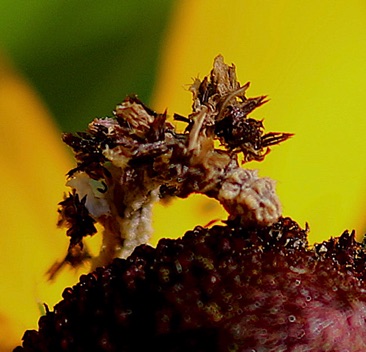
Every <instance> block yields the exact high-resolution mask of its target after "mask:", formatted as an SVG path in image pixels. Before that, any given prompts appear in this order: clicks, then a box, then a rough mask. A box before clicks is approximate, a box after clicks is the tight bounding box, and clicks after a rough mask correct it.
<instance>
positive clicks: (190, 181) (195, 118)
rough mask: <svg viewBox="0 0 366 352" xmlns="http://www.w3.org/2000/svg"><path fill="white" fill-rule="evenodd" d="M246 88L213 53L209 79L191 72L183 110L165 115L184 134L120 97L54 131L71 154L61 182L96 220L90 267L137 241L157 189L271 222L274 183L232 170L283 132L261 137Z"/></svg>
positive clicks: (249, 221)
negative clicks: (99, 230)
mask: <svg viewBox="0 0 366 352" xmlns="http://www.w3.org/2000/svg"><path fill="white" fill-rule="evenodd" d="M247 88H248V84H246V85H244V86H241V85H240V84H239V82H238V81H237V80H236V74H235V67H234V66H228V65H226V64H225V63H224V62H223V58H222V57H221V56H218V57H217V58H216V59H215V61H214V68H213V70H212V72H211V75H210V77H206V78H205V79H204V80H203V81H202V82H201V81H200V80H198V79H197V80H196V81H195V82H194V83H193V85H192V87H191V91H192V93H193V112H192V113H191V114H190V115H189V116H188V117H182V116H178V115H175V117H176V119H180V120H183V121H186V122H187V123H188V125H187V128H186V130H185V131H184V132H178V131H176V130H175V127H174V126H173V125H172V124H171V123H170V122H168V121H167V114H166V113H162V114H158V113H156V112H154V111H152V110H151V109H149V108H148V107H146V106H145V105H144V104H143V103H142V102H141V101H140V100H139V99H138V98H137V97H128V98H126V99H125V100H124V101H123V102H122V103H121V104H120V105H118V106H117V107H116V109H115V111H114V117H113V118H102V119H95V120H94V121H93V122H92V123H91V124H90V125H89V128H88V130H87V131H86V132H83V133H78V134H76V135H73V134H65V135H64V141H65V142H66V143H67V144H68V145H69V146H71V147H72V149H73V150H74V152H75V157H76V160H77V167H76V168H74V169H73V170H71V171H70V172H69V174H68V175H69V181H68V185H69V186H70V187H71V188H72V189H73V191H74V192H75V193H76V194H78V195H79V196H80V198H83V197H86V203H85V205H86V207H87V209H88V211H89V214H90V216H92V217H93V219H94V220H95V221H97V222H99V223H100V224H101V225H102V226H103V227H104V236H103V238H104V239H103V246H102V249H101V253H100V256H99V258H97V259H96V261H95V266H98V265H105V264H107V263H109V262H110V261H111V260H112V258H114V257H126V256H128V254H130V253H131V252H132V250H133V249H134V248H135V246H136V245H138V244H141V243H146V242H147V241H148V239H149V237H150V234H151V231H152V229H151V209H152V205H153V204H154V202H156V201H157V200H158V199H159V198H162V197H164V196H166V195H169V196H177V197H183V198H184V197H187V196H189V195H190V194H192V193H201V194H205V195H207V196H209V197H212V198H215V199H217V200H219V201H220V202H221V204H222V205H223V206H224V208H225V209H226V210H227V211H228V212H229V218H230V219H234V218H236V217H239V218H240V220H241V224H242V225H243V226H251V225H253V224H256V225H258V226H266V225H270V224H272V223H274V222H275V221H277V219H278V218H279V216H280V215H281V206H280V202H279V200H278V198H277V196H276V193H275V185H274V182H273V181H272V180H270V179H266V178H259V177H258V175H257V173H256V171H252V170H243V169H241V168H240V166H239V162H238V154H239V153H242V154H243V155H244V158H243V159H244V161H249V160H262V159H263V158H264V156H265V155H266V154H267V153H268V151H269V149H268V147H269V146H271V145H274V144H277V143H280V142H282V141H284V140H286V139H287V138H289V137H290V136H291V135H290V134H286V133H268V134H264V133H263V124H262V121H257V120H255V119H252V118H248V116H247V115H248V114H249V113H250V112H251V111H252V110H254V109H255V108H256V107H258V106H260V105H261V104H263V103H264V102H265V98H264V97H258V98H249V99H248V98H246V97H245V91H246V89H247ZM215 140H218V141H219V142H220V143H221V148H220V149H218V148H216V147H215V143H214V142H215ZM62 207H63V204H62V203H61V208H62ZM61 213H62V211H61ZM69 231H70V230H69ZM81 240H82V239H80V241H81ZM79 245H80V242H79Z"/></svg>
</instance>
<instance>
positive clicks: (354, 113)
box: [0, 0, 366, 351]
mask: <svg viewBox="0 0 366 352" xmlns="http://www.w3.org/2000/svg"><path fill="white" fill-rule="evenodd" d="M42 3H43V2H39V4H38V5H36V6H34V7H31V5H24V6H27V9H24V8H23V10H22V12H21V15H20V18H19V17H17V13H19V11H20V10H21V6H20V5H13V6H14V8H13V9H11V7H10V2H7V1H5V2H4V4H2V5H0V13H2V15H0V18H2V19H3V21H0V22H2V25H0V30H2V33H3V34H2V37H1V35H0V40H1V42H0V47H1V46H2V47H3V51H4V55H3V57H5V56H6V57H8V58H9V61H11V62H12V63H9V62H6V61H5V59H4V60H2V61H0V93H1V94H0V121H1V129H0V134H1V144H0V145H1V147H0V148H1V149H0V151H1V152H0V160H1V162H2V165H3V169H2V173H1V178H2V180H1V182H2V195H3V198H2V200H3V202H2V203H1V204H2V205H1V206H0V217H1V224H2V231H3V233H2V235H1V236H0V244H1V249H2V255H1V264H2V265H1V266H0V279H1V285H2V287H1V290H0V302H1V303H0V328H1V331H2V334H1V335H0V351H8V350H9V351H10V350H11V347H14V346H15V345H16V344H19V343H20V338H21V336H22V333H23V332H24V330H25V329H29V328H36V327H37V320H38V317H39V315H40V314H41V310H42V304H43V302H46V303H47V304H48V305H49V306H50V307H52V306H53V305H54V304H55V303H56V302H57V301H58V300H60V297H61V293H62V290H63V288H64V287H66V286H67V285H72V284H73V283H75V282H76V281H77V277H78V275H79V274H80V273H81V272H82V271H83V270H84V271H85V270H87V268H82V269H81V270H79V271H78V272H77V273H75V272H73V271H72V270H68V269H65V270H64V271H63V273H61V275H60V276H59V277H58V278H57V280H56V281H55V282H53V283H48V282H46V280H45V276H44V273H45V272H46V270H47V269H48V268H49V266H50V265H51V264H52V263H53V262H54V261H55V260H56V259H60V258H62V256H63V254H64V252H65V250H66V248H67V238H66V236H64V234H63V231H62V230H56V229H55V223H56V219H57V214H56V204H57V203H58V201H60V200H61V198H62V194H63V192H64V190H65V188H64V181H65V178H64V174H65V173H66V172H67V171H68V170H69V169H70V168H71V167H72V165H73V164H72V159H71V157H70V155H69V154H68V151H67V149H66V148H65V147H64V146H63V145H62V143H61V142H60V138H59V133H60V130H71V131H75V130H78V129H79V130H80V129H84V128H85V127H86V123H87V121H90V120H91V119H92V118H94V117H95V116H104V115H110V111H111V110H112V109H113V108H114V105H115V104H116V103H118V102H120V101H121V100H122V99H123V98H124V96H125V95H126V94H128V93H139V94H140V96H141V98H142V99H144V100H145V101H147V102H148V103H149V104H150V105H151V107H152V108H154V109H156V110H158V111H163V110H165V108H168V112H169V113H170V115H172V114H173V113H174V112H177V113H179V114H182V115H187V114H189V112H190V106H191V96H190V94H189V92H187V87H188V86H189V84H190V83H191V82H192V79H191V78H192V77H196V76H199V77H200V78H202V77H204V76H205V75H206V74H208V73H209V71H210V69H211V66H212V62H213V58H214V57H215V56H216V55H217V54H219V53H221V54H223V55H224V57H225V59H226V61H227V63H235V65H236V66H237V74H238V77H239V81H240V82H241V83H245V82H247V81H250V82H251V88H250V89H249V91H248V95H249V96H256V95H263V94H266V95H268V96H269V98H270V102H269V103H267V104H266V105H265V106H263V107H261V108H260V109H259V110H258V111H255V112H254V113H253V115H252V116H253V117H255V118H258V119H261V118H264V123H265V127H266V130H267V131H283V132H293V133H295V136H294V137H293V138H292V139H291V140H289V141H287V142H286V143H284V144H283V145H281V146H278V147H274V148H273V150H272V152H271V153H270V154H269V155H268V156H267V158H266V160H265V161H264V162H263V163H251V164H250V165H248V166H249V167H251V168H258V169H259V170H260V174H261V175H263V176H270V177H272V178H273V179H275V180H277V188H278V192H279V194H280V198H281V199H282V203H283V209H284V215H286V216H291V217H293V218H294V219H295V220H297V221H298V222H299V224H300V225H301V226H304V224H305V222H308V223H309V225H310V229H311V232H310V241H311V242H314V241H321V240H323V239H326V238H328V237H330V236H337V235H339V234H341V233H342V231H343V230H345V229H356V230H357V234H358V235H359V237H361V236H362V235H363V233H364V230H365V225H366V221H365V220H364V216H363V206H364V201H363V199H364V195H365V193H366V190H365V187H364V183H365V182H364V180H365V178H366V166H365V161H364V155H365V152H366V142H365V138H364V136H365V134H366V122H365V117H364V114H365V112H366V99H365V97H364V95H365V93H364V92H365V88H364V81H365V79H366V47H365V39H366V21H365V19H366V5H365V2H364V1H355V0H351V1H329V0H323V1H315V0H309V1H307V2H303V1H297V0H295V1H289V0H282V1H270V0H262V1H254V0H238V1H229V2H223V1H216V0H214V1H213V0H211V1H208V0H199V1H193V0H186V1H178V2H176V1H162V2H159V1H157V2H156V5H151V4H149V5H148V6H147V1H142V2H141V5H139V6H137V5H136V4H135V3H134V2H133V1H126V2H125V3H124V4H123V5H119V4H118V2H117V1H115V2H111V4H108V5H106V4H103V5H100V6H99V7H98V6H97V5H90V6H88V7H85V6H77V5H76V2H70V3H69V5H65V4H64V3H63V2H57V1H56V2H54V4H53V5H51V3H50V2H44V3H43V5H42ZM5 4H7V5H6V6H5ZM118 6H122V8H120V7H118ZM136 6H137V7H136ZM2 7H3V8H2ZM155 7H156V8H155ZM1 10H3V11H1ZM25 10H27V11H28V12H27V11H25ZM12 11H13V12H12ZM25 14H27V15H25ZM12 19H13V20H12ZM16 19H17V20H18V22H19V26H20V27H21V28H18V27H16V26H15V23H16ZM11 21H13V22H11ZM4 23H5V24H4ZM6 24H7V25H9V27H8V28H1V26H3V27H4V26H5V25H6ZM104 24H105V25H104ZM159 26H160V27H159ZM104 27H107V28H104ZM103 31H104V32H103ZM56 39H57V40H56ZM22 49H23V50H24V53H23V54H22ZM83 70H84V71H83ZM129 87H130V88H129ZM140 90H141V92H140ZM106 104H107V105H106ZM79 117H80V118H79ZM80 126H82V127H80ZM223 218H225V213H224V212H223V211H222V209H221V208H220V206H219V205H218V204H217V203H215V202H213V201H210V200H207V199H205V198H203V197H192V198H190V199H188V200H184V201H182V200H179V201H174V202H172V204H171V205H169V206H168V207H164V206H162V205H158V206H157V207H156V209H155V218H154V225H155V235H154V238H153V239H152V243H156V241H157V240H158V238H159V237H161V236H169V237H177V236H179V235H182V234H183V232H184V231H185V230H187V229H190V228H192V227H193V226H195V225H198V224H200V225H205V224H207V223H208V222H209V221H210V220H212V219H223ZM98 241H99V239H98V237H97V236H95V238H93V239H92V242H94V246H96V245H97V243H98Z"/></svg>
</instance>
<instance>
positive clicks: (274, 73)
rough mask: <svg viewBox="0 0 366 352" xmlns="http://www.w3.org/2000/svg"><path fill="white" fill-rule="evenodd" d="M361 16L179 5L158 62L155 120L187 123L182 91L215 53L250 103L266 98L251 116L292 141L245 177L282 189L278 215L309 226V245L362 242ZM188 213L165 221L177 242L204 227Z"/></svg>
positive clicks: (365, 123) (354, 11)
mask: <svg viewBox="0 0 366 352" xmlns="http://www.w3.org/2000/svg"><path fill="white" fill-rule="evenodd" d="M365 11H366V8H365V5H364V2H362V1H356V0H352V1H337V2H334V1H331V0H326V1H320V2H319V1H316V0H310V1H307V2H299V1H292V0H282V1H270V0H268V1H255V0H245V1H243V0H233V1H230V2H225V1H210V0H201V1H193V0H190V1H181V2H180V6H179V7H178V9H177V12H176V14H175V18H173V21H172V25H171V30H170V35H169V37H168V38H167V45H166V49H165V51H164V53H163V60H162V64H161V75H160V79H159V81H158V84H157V85H156V88H155V92H156V94H155V104H154V108H155V109H156V110H158V111H162V110H164V109H165V108H166V107H168V108H169V111H170V113H173V112H177V113H180V114H183V115H184V114H188V113H189V112H190V104H191V103H190V94H189V93H188V92H186V91H185V89H184V86H183V84H184V83H186V84H190V83H191V82H190V80H189V78H190V77H192V76H194V75H198V76H199V77H201V78H202V77H203V76H204V75H206V74H207V73H208V72H209V70H210V67H211V65H212V61H213V58H214V57H215V56H216V55H217V54H219V53H221V54H223V55H224V57H225V59H226V61H227V62H228V63H232V62H233V63H235V65H236V66H237V71H238V76H239V80H240V82H241V83H242V84H244V83H245V82H246V81H250V82H252V85H251V88H250V89H249V91H248V95H249V96H256V95H262V94H268V95H269V98H270V99H271V101H270V102H269V103H268V104H266V105H265V106H264V107H263V108H261V109H260V110H258V111H255V112H254V113H253V116H254V117H256V118H265V121H264V123H265V126H266V129H267V130H268V131H270V130H271V131H281V132H282V131H283V132H293V133H295V137H294V138H292V139H291V140H290V141H287V142H286V143H284V144H283V145H281V146H280V147H274V148H273V151H272V153H270V154H269V155H268V156H267V158H266V161H265V162H264V163H253V164H251V165H250V167H253V168H258V169H259V170H260V173H261V175H266V176H270V177H272V178H273V179H275V180H277V181H278V192H279V194H280V198H281V199H282V202H283V207H284V215H288V216H291V217H293V218H294V219H296V220H297V221H298V222H299V223H300V224H301V225H304V224H305V222H306V221H307V222H309V224H310V228H311V233H310V239H311V240H317V241H319V240H322V239H325V238H327V237H329V236H337V235H340V234H341V232H343V230H345V229H353V228H355V229H356V230H357V232H358V234H359V235H362V234H363V231H364V228H365V225H366V224H365V221H364V218H363V209H362V206H363V205H364V202H363V197H364V194H365V191H366V189H365V186H364V184H365V179H366V166H365V163H364V155H365V153H366V143H365V137H364V136H365V134H366V119H365V112H366V99H365V97H364V91H365V90H364V82H365V80H366V46H365V45H364V43H365V38H366V27H365V25H364V19H365ZM186 87H187V86H186ZM192 207H193V208H192ZM195 207H196V208H197V207H198V206H197V205H196V206H195ZM192 209H195V208H194V206H193V205H191V204H190V205H189V209H186V210H185V211H184V210H182V209H180V210H179V211H178V212H176V214H175V215H173V217H172V218H171V219H167V221H171V224H172V226H171V228H172V231H173V232H174V227H175V225H174V223H178V222H181V221H186V218H187V217H189V216H191V217H192V216H193V217H194V219H195V220H192V221H191V222H193V223H197V222H198V223H201V224H202V221H200V220H201V218H200V215H195V214H193V215H189V214H192ZM193 213H194V212H193ZM157 214H158V215H157V216H163V215H161V213H160V210H158V212H157ZM181 219H184V220H181ZM179 231H180V230H179Z"/></svg>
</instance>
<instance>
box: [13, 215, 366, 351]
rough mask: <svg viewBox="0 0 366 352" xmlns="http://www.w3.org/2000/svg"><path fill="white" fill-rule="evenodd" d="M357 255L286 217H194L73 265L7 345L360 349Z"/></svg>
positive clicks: (351, 242)
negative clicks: (242, 221) (122, 255)
mask: <svg viewBox="0 0 366 352" xmlns="http://www.w3.org/2000/svg"><path fill="white" fill-rule="evenodd" d="M365 256H366V252H365V250H364V247H363V245H361V244H359V243H357V242H356V241H355V239H354V234H348V233H347V232H345V233H344V234H343V235H342V236H341V237H339V238H335V239H331V240H329V241H327V242H323V243H321V244H318V245H316V246H314V247H312V248H309V247H308V245H307V239H306V231H305V230H301V229H300V228H299V226H298V225H297V224H296V223H295V222H293V221H292V220H290V219H289V218H281V219H280V220H279V222H277V223H276V224H274V225H272V226H269V227H265V228H262V229H255V228H252V229H243V228H241V227H240V226H239V225H238V224H234V223H228V224H227V226H214V227H213V228H211V229H205V228H202V227H197V228H195V229H194V230H193V231H190V232H187V233H186V234H185V236H184V237H183V238H181V239H177V240H168V239H163V240H161V241H160V242H159V244H158V245H157V247H156V248H155V249H154V248H152V247H149V246H147V245H142V246H140V247H138V248H136V250H135V251H134V252H133V254H132V255H131V256H130V257H129V258H128V259H115V260H114V262H113V263H112V264H111V265H109V266H107V267H105V268H98V269H97V270H96V271H95V272H93V273H91V274H89V275H86V276H82V277H81V279H80V282H79V283H78V284H77V285H76V286H74V287H73V288H67V289H66V290H65V291H64V293H63V300H62V301H61V302H60V303H58V304H57V305H56V306H55V307H54V310H53V311H49V312H47V314H46V315H45V316H43V317H41V319H40V320H39V330H38V331H27V332H26V333H25V335H24V341H23V347H18V348H16V349H15V351H16V352H21V351H24V352H26V351H29V352H30V351H32V352H35V351H42V352H43V351H53V352H57V351H207V352H212V351H293V352H294V351H350V352H351V351H353V352H354V351H365V350H366V323H365V319H366V296H365V285H364V277H365V272H366V271H365V264H364V263H365Z"/></svg>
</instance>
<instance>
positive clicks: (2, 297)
mask: <svg viewBox="0 0 366 352" xmlns="http://www.w3.org/2000/svg"><path fill="white" fill-rule="evenodd" d="M0 140H1V143H0V164H1V166H2V172H1V174H0V184H1V195H2V197H1V203H0V218H1V231H2V233H1V236H0V248H1V266H0V278H1V285H2V288H1V290H0V302H1V305H0V330H1V331H2V333H1V335H2V338H1V340H0V350H1V351H4V350H7V349H10V348H11V347H15V346H16V345H17V344H19V342H20V338H21V337H22V334H23V333H24V331H25V329H26V328H36V327H37V321H38V318H39V316H40V307H41V306H42V304H43V302H47V303H49V304H50V305H52V304H53V303H55V302H56V301H57V300H59V299H60V294H61V292H62V287H63V286H65V285H66V283H68V284H70V282H72V281H71V279H70V278H65V277H64V278H62V279H61V280H60V281H59V282H57V285H50V284H47V285H46V284H45V279H44V274H45V272H46V270H47V269H48V267H49V266H50V265H51V264H52V263H53V261H54V260H55V259H56V258H60V257H61V256H62V255H63V254H64V253H62V252H60V249H61V250H62V249H64V248H67V247H66V246H67V239H66V237H65V236H64V235H63V231H59V230H56V225H55V224H56V220H57V212H56V209H57V203H58V202H59V201H60V199H61V197H62V194H63V192H64V191H65V188H64V182H65V179H64V174H65V173H66V172H67V170H69V169H70V166H71V162H70V160H71V159H70V160H69V156H68V154H67V152H66V148H65V147H64V146H63V145H62V142H61V140H60V133H59V132H58V131H57V129H56V128H55V126H54V125H53V124H52V122H51V119H50V117H49V113H48V112H47V111H46V109H45V108H44V107H43V106H42V105H41V104H40V102H39V98H38V97H37V95H36V94H34V93H33V92H32V90H31V89H30V88H29V87H28V85H27V84H26V83H25V82H24V80H23V79H22V78H21V77H20V76H19V75H17V74H16V73H15V72H14V71H13V70H12V69H11V68H10V67H9V65H8V64H7V63H5V62H4V60H1V61H0ZM73 280H75V279H73ZM41 287H42V288H41Z"/></svg>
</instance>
